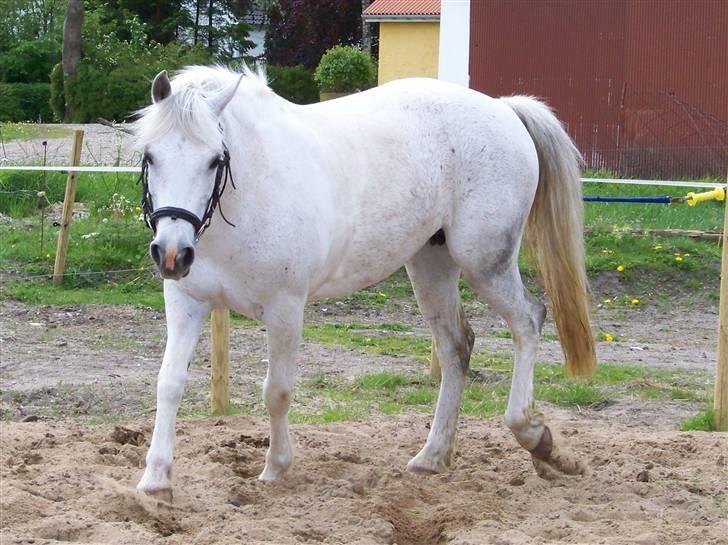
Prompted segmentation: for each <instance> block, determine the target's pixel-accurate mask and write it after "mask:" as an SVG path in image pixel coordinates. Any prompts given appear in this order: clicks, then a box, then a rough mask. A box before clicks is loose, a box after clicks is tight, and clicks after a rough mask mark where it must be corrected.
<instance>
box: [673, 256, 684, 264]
mask: <svg viewBox="0 0 728 545" xmlns="http://www.w3.org/2000/svg"><path fill="white" fill-rule="evenodd" d="M682 260H683V258H682V257H680V256H677V257H676V258H675V261H676V262H677V263H680V262H681V261H682Z"/></svg>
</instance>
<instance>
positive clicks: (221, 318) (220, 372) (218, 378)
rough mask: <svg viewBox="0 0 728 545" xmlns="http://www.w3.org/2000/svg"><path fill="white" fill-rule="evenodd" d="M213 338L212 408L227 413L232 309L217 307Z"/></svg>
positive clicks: (212, 332)
mask: <svg viewBox="0 0 728 545" xmlns="http://www.w3.org/2000/svg"><path fill="white" fill-rule="evenodd" d="M210 325H211V339H212V377H211V380H210V409H211V410H212V414H214V415H222V414H226V413H227V411H228V406H229V405H230V378H229V377H230V311H229V310H228V309H226V308H216V309H214V310H213V311H212V317H211V319H210Z"/></svg>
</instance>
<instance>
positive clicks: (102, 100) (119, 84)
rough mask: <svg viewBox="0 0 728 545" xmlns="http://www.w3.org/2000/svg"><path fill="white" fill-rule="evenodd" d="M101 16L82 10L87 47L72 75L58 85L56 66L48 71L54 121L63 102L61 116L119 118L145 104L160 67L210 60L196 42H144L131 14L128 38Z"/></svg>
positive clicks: (82, 119)
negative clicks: (194, 44)
mask: <svg viewBox="0 0 728 545" xmlns="http://www.w3.org/2000/svg"><path fill="white" fill-rule="evenodd" d="M102 15H103V13H101V12H100V11H99V10H90V11H89V12H88V13H87V14H86V18H85V20H84V30H83V32H84V34H83V39H84V43H85V44H87V47H86V48H85V55H84V57H83V59H81V62H80V63H79V65H78V73H77V74H76V76H75V77H73V78H67V79H66V81H65V85H64V82H63V73H62V72H63V70H62V68H61V67H60V65H56V67H55V68H54V69H53V71H52V73H51V85H52V91H51V97H52V102H53V113H54V115H55V116H56V118H57V119H58V120H61V119H64V116H65V104H64V102H65V101H67V102H68V104H69V112H70V119H66V121H71V122H74V123H88V122H93V121H94V120H95V119H96V118H97V117H105V118H107V119H110V120H122V119H124V118H126V117H127V116H128V115H129V114H131V113H132V112H134V111H135V110H137V109H139V108H141V107H143V106H146V105H147V104H149V100H150V99H149V90H150V87H151V83H152V79H153V78H154V76H155V75H156V74H157V73H158V72H159V71H160V70H163V69H166V70H170V71H173V70H176V69H178V68H181V67H182V66H185V65H188V64H205V63H208V62H209V61H210V55H209V53H208V52H207V50H205V49H204V48H203V47H202V46H192V47H188V46H183V45H179V44H177V43H170V44H166V45H161V44H158V43H154V42H153V43H151V44H149V43H147V39H146V34H145V33H144V25H142V23H140V22H139V20H138V18H137V17H130V18H129V19H127V21H126V25H127V30H128V32H129V37H128V39H122V38H120V37H119V35H118V34H117V33H116V32H115V31H114V30H113V29H112V28H111V27H109V26H108V24H107V23H105V22H104V21H103V17H102Z"/></svg>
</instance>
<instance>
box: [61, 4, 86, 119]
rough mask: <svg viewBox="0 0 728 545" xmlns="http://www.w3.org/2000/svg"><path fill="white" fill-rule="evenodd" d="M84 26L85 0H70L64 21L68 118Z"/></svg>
mask: <svg viewBox="0 0 728 545" xmlns="http://www.w3.org/2000/svg"><path fill="white" fill-rule="evenodd" d="M82 27H83V0H68V4H67V6H66V18H65V20H64V21H63V88H64V97H65V101H66V113H65V117H66V120H68V119H70V117H71V115H72V114H73V112H72V111H71V110H72V105H71V101H70V100H69V93H68V85H67V84H68V81H69V80H70V79H73V78H75V77H76V72H77V71H78V61H79V60H81V28H82Z"/></svg>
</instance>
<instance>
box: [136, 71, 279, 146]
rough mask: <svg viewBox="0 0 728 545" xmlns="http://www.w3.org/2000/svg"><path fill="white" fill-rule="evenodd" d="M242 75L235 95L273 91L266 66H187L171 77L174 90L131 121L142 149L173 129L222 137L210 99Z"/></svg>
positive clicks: (198, 138)
mask: <svg viewBox="0 0 728 545" xmlns="http://www.w3.org/2000/svg"><path fill="white" fill-rule="evenodd" d="M241 75H242V80H241V81H240V86H239V87H238V90H237V92H236V95H240V94H243V93H244V94H246V95H248V96H250V97H253V96H256V95H257V96H262V95H264V94H269V93H272V91H271V90H270V89H269V87H268V80H267V77H266V74H265V71H264V70H263V68H261V67H258V68H257V69H256V70H252V69H251V68H249V67H248V66H247V65H243V68H242V70H241V71H240V72H235V71H233V70H229V69H227V68H225V67H223V66H187V67H185V68H184V69H182V70H181V71H180V72H178V73H177V74H175V76H174V77H173V78H172V80H171V81H172V94H171V95H170V96H169V97H167V98H166V99H164V100H162V101H160V102H158V103H156V104H150V105H149V106H146V107H144V108H142V109H140V110H138V111H137V112H136V115H137V116H138V119H137V120H136V121H134V123H133V125H132V131H133V133H134V140H135V144H136V146H137V147H138V148H139V149H142V148H144V147H145V146H146V145H147V144H149V143H151V142H154V141H155V140H158V139H160V138H162V137H163V136H164V135H165V134H167V133H168V132H169V131H172V130H181V131H183V132H184V133H185V135H186V136H187V137H189V138H190V139H193V140H196V141H199V142H214V141H215V140H218V139H219V138H220V122H219V118H218V116H217V115H216V114H215V112H213V111H212V109H211V108H210V106H209V104H208V101H209V100H210V99H211V98H213V97H215V96H216V95H217V94H219V93H221V92H224V91H225V90H226V89H229V88H230V87H231V86H234V85H235V84H236V83H237V81H238V79H239V78H240V77H241Z"/></svg>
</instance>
